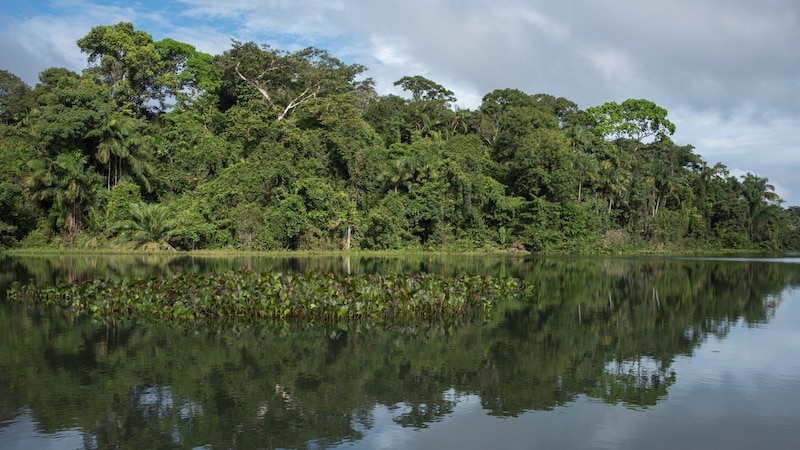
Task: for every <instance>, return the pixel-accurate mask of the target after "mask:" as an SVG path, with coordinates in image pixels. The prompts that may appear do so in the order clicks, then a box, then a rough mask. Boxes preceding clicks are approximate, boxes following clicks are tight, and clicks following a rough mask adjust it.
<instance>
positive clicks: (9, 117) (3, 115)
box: [0, 70, 33, 124]
mask: <svg viewBox="0 0 800 450" xmlns="http://www.w3.org/2000/svg"><path fill="white" fill-rule="evenodd" d="M32 105H33V91H32V89H31V88H30V86H28V85H27V84H25V82H24V81H22V79H20V78H19V77H18V76H16V75H14V74H13V73H11V72H9V71H7V70H0V122H2V123H6V124H13V123H16V122H18V121H20V120H22V116H23V115H24V114H26V113H27V112H28V111H30V109H31V107H32Z"/></svg>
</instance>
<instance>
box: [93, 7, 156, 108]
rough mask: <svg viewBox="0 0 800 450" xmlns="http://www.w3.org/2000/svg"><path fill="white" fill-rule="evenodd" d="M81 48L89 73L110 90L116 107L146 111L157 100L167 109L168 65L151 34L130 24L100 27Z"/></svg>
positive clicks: (122, 23)
mask: <svg viewBox="0 0 800 450" xmlns="http://www.w3.org/2000/svg"><path fill="white" fill-rule="evenodd" d="M78 46H79V47H80V49H81V51H82V52H84V53H86V54H88V55H89V56H88V62H89V68H88V69H86V73H87V74H88V75H90V76H93V77H96V78H97V80H98V81H99V82H100V83H101V84H102V85H104V86H106V87H107V88H108V89H109V92H110V93H111V97H112V98H114V100H115V101H116V102H117V105H119V106H120V107H123V108H125V107H127V106H128V105H132V106H133V107H134V109H135V110H137V111H147V110H148V108H150V104H149V103H150V102H151V101H156V102H159V104H160V105H161V107H162V108H163V107H164V102H165V99H166V97H165V92H164V89H163V86H162V84H161V83H163V82H165V81H166V79H165V78H164V75H165V73H166V70H165V65H164V62H163V61H162V59H161V53H159V50H158V48H157V47H156V45H155V43H154V42H153V38H152V37H151V36H150V35H149V34H148V33H146V32H144V31H139V30H135V29H134V28H133V24H131V23H129V22H120V23H118V24H116V25H101V26H97V27H94V28H92V30H91V31H89V34H87V35H86V36H84V37H82V38H81V39H79V40H78Z"/></svg>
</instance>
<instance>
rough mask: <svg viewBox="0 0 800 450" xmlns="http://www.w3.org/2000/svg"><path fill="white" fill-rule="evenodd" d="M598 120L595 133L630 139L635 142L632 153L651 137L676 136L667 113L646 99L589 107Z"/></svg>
mask: <svg viewBox="0 0 800 450" xmlns="http://www.w3.org/2000/svg"><path fill="white" fill-rule="evenodd" d="M586 112H588V113H589V114H590V115H591V116H592V118H593V119H594V121H595V130H596V131H597V132H598V133H599V134H601V135H602V136H606V137H608V136H610V137H613V138H616V139H619V138H627V139H631V140H633V141H634V142H635V146H634V149H633V151H636V150H638V149H639V147H640V146H641V145H642V143H643V141H644V140H645V139H647V138H650V137H666V136H671V135H672V134H673V133H675V125H674V124H673V123H672V122H670V121H669V120H668V119H667V110H666V109H664V108H662V107H660V106H658V105H656V104H655V103H653V102H651V101H649V100H644V99H638V100H637V99H628V100H625V101H624V102H622V103H621V104H619V103H617V102H608V103H605V104H603V105H601V106H595V107H591V108H587V110H586Z"/></svg>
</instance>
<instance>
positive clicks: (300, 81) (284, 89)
mask: <svg viewBox="0 0 800 450" xmlns="http://www.w3.org/2000/svg"><path fill="white" fill-rule="evenodd" d="M219 65H220V66H221V67H222V70H223V71H224V85H223V87H224V88H225V89H227V94H226V95H228V96H230V97H232V98H236V97H240V96H242V95H245V96H246V95H247V92H246V90H242V89H241V88H240V87H239V86H238V85H239V83H244V85H245V86H247V87H248V88H249V89H251V90H252V91H255V93H256V95H257V96H258V97H260V99H261V100H262V101H263V102H265V103H267V104H269V105H272V106H273V108H275V115H276V118H277V120H279V121H280V120H283V119H284V118H286V117H287V116H288V115H289V114H290V113H292V112H293V111H294V110H295V109H297V107H298V106H300V105H302V104H304V103H306V102H308V101H310V100H312V99H314V98H318V97H321V96H325V95H332V94H342V93H347V92H353V91H355V90H356V87H357V86H358V85H359V83H357V82H356V81H355V78H356V76H358V75H359V74H361V73H362V72H364V70H365V68H364V67H363V66H361V65H358V64H353V65H347V64H344V63H343V62H341V61H340V60H338V59H336V58H334V57H333V56H331V55H330V54H328V52H326V51H324V50H320V49H316V48H313V47H309V48H306V49H303V50H300V51H298V52H294V53H288V52H282V51H279V50H275V49H272V48H271V47H270V46H268V45H262V46H258V45H257V44H255V43H254V42H247V43H244V44H243V43H241V42H238V41H233V48H232V49H231V50H228V51H227V52H225V54H223V56H222V57H221V58H220V59H219ZM252 91H251V92H252Z"/></svg>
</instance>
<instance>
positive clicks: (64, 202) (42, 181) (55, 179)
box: [26, 150, 98, 233]
mask: <svg viewBox="0 0 800 450" xmlns="http://www.w3.org/2000/svg"><path fill="white" fill-rule="evenodd" d="M87 161H88V156H86V155H84V154H82V153H81V152H80V151H79V150H75V151H73V152H71V153H62V154H60V155H58V156H57V157H56V158H55V159H53V160H49V161H48V160H45V159H34V160H31V161H30V162H28V166H29V167H30V168H31V175H30V177H28V179H27V180H26V185H27V187H28V188H30V189H31V191H32V192H33V195H32V197H33V198H34V199H35V200H39V201H50V202H52V204H53V206H55V207H56V208H59V209H61V210H63V211H64V223H65V224H66V227H67V230H68V231H69V232H70V233H74V232H76V231H78V230H80V229H81V228H82V226H83V207H84V205H85V204H87V203H88V201H89V200H90V198H91V196H92V185H93V184H94V183H95V182H98V175H97V174H96V173H95V172H93V171H89V170H86V163H87Z"/></svg>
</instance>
